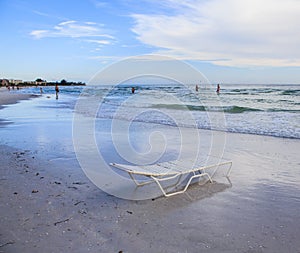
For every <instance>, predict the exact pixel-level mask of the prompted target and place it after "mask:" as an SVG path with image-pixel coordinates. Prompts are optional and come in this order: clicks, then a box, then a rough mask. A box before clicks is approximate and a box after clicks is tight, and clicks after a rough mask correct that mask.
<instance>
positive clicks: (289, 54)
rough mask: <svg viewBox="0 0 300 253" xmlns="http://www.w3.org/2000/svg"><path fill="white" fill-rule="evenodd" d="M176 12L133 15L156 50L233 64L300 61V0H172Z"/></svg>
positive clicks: (297, 63) (140, 36)
mask: <svg viewBox="0 0 300 253" xmlns="http://www.w3.org/2000/svg"><path fill="white" fill-rule="evenodd" d="M166 4H168V6H169V8H172V9H173V10H175V11H174V12H172V13H176V14H174V15H153V14H134V15H132V17H133V18H134V20H135V25H134V27H133V28H132V31H133V32H134V33H136V34H137V38H138V40H140V41H141V42H143V43H144V44H147V45H151V46H154V47H157V48H158V50H157V51H156V52H155V53H162V54H165V55H169V56H175V57H178V58H181V59H195V60H207V61H212V62H213V63H214V64H220V65H229V66H300V47H299V45H300V33H299V32H298V29H299V26H300V15H299V13H300V1H299V0H264V1H261V0H243V1H240V0H210V1H205V0H193V1H192V0H183V1H176V0H167V1H164V6H166Z"/></svg>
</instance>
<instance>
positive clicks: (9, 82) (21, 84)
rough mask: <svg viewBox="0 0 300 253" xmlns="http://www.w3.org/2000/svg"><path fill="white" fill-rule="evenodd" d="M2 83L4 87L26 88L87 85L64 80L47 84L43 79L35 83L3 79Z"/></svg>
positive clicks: (38, 79)
mask: <svg viewBox="0 0 300 253" xmlns="http://www.w3.org/2000/svg"><path fill="white" fill-rule="evenodd" d="M0 83H1V85H2V86H18V87H25V86H55V85H60V86H75V85H80V86H84V85H86V84H85V83H84V82H74V81H67V80H65V79H62V80H61V81H56V82H47V81H46V80H43V79H41V78H37V79H36V80H35V81H22V80H13V79H12V80H8V79H2V80H1V82H0Z"/></svg>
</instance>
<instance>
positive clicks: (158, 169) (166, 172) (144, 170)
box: [110, 159, 232, 197]
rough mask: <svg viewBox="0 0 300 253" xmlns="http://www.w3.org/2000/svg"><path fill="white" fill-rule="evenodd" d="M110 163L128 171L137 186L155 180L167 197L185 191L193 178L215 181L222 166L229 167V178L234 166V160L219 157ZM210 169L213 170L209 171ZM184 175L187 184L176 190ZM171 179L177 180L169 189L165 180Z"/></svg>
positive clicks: (227, 175) (204, 181)
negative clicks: (147, 163)
mask: <svg viewBox="0 0 300 253" xmlns="http://www.w3.org/2000/svg"><path fill="white" fill-rule="evenodd" d="M110 165H111V166H113V167H115V168H117V169H119V170H122V171H125V172H127V173H128V174H129V176H130V178H131V179H132V180H133V182H134V183H135V184H136V185H137V186H143V185H146V184H149V183H152V182H155V183H156V184H157V185H158V187H159V189H160V190H161V192H162V193H163V195H164V196H165V197H170V196H173V195H177V194H180V193H184V192H185V191H186V190H187V188H188V187H189V185H190V184H191V182H192V180H193V179H196V178H199V184H200V185H201V184H205V183H207V182H213V181H212V177H213V176H214V174H215V173H216V172H217V170H218V168H219V167H220V166H227V167H228V170H227V173H226V174H225V176H226V177H227V178H228V177H229V174H230V171H231V167H232V161H228V160H224V159H217V162H213V160H205V161H202V163H201V161H199V162H196V163H194V162H191V161H188V160H174V161H168V162H162V163H157V164H152V165H127V164H119V163H110ZM208 170H209V171H211V172H208ZM183 176H186V178H185V180H183V181H185V182H184V183H185V186H184V185H183V189H182V188H181V189H179V190H174V188H176V187H177V186H179V185H180V184H182V182H181V178H182V177H183ZM143 177H146V178H147V180H142V178H143ZM200 179H203V180H202V183H201V182H200V181H201V180H200ZM171 180H173V181H174V180H175V183H173V184H172V185H171V186H172V187H173V189H172V190H171V191H168V188H170V184H168V185H167V186H164V185H163V182H168V181H169V182H171Z"/></svg>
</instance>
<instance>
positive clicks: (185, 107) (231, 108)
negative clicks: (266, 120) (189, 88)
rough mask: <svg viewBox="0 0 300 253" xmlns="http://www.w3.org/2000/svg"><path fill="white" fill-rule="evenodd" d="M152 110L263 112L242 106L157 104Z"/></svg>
mask: <svg viewBox="0 0 300 253" xmlns="http://www.w3.org/2000/svg"><path fill="white" fill-rule="evenodd" d="M152 108H157V109H173V110H190V111H209V112H226V113H243V112H255V111H261V110H260V109H255V108H249V107H241V106H236V105H235V106H227V107H218V106H213V107H209V106H208V107H206V106H202V105H184V104H182V105H181V104H157V105H153V106H152Z"/></svg>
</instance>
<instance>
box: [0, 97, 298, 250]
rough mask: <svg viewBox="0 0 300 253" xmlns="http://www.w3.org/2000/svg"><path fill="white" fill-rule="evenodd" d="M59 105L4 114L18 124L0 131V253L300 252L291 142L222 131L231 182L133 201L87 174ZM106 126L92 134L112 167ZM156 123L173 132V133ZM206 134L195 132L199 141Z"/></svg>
mask: <svg viewBox="0 0 300 253" xmlns="http://www.w3.org/2000/svg"><path fill="white" fill-rule="evenodd" d="M62 101H63V100H62ZM60 102H61V101H59V102H57V101H55V99H53V100H48V99H46V98H43V97H40V98H39V99H37V100H32V101H22V102H21V103H19V104H16V105H14V106H11V108H6V109H5V111H4V110H2V111H1V112H2V113H3V114H4V112H5V113H6V114H8V115H11V114H12V112H13V113H14V114H15V115H14V117H15V118H14V119H15V120H13V122H14V123H13V124H12V125H10V126H2V129H1V133H0V141H1V143H2V145H0V159H1V161H2V165H1V168H0V173H1V174H0V176H1V177H0V181H1V184H0V211H1V223H0V252H20V251H22V252H24V253H26V252H41V251H43V252H45V253H47V252H62V251H64V252H85V251H90V252H124V253H125V252H145V253H148V252H149V253H150V252H166V253H169V252H194V253H196V252H197V253H198V252H209V253H211V252H272V253H273V252H275V253H276V252H278V253H279V252H298V251H300V242H299V240H298V237H297V235H298V234H299V233H300V214H299V212H298V210H299V208H300V198H299V196H300V186H299V180H300V171H299V155H298V150H299V148H300V141H299V140H298V139H284V138H278V137H268V136H258V135H248V134H238V133H226V149H225V155H226V158H229V159H231V160H233V168H232V172H231V176H230V180H231V183H232V185H225V184H223V183H222V182H221V181H220V182H219V181H217V182H215V183H213V184H206V185H204V186H201V187H199V186H198V185H197V184H194V185H192V186H190V187H189V189H188V190H187V192H186V193H185V194H180V195H177V196H174V197H170V198H165V197H159V198H156V199H154V200H152V199H149V200H142V201H134V200H131V201H130V200H124V199H120V198H117V197H114V196H112V195H110V194H108V193H106V192H104V191H102V190H101V189H99V188H98V187H96V186H95V185H93V184H92V183H91V181H90V180H89V178H88V177H87V176H86V175H85V174H84V171H83V170H82V169H81V167H80V165H79V163H78V161H77V159H76V155H75V153H74V150H73V146H72V145H73V144H72V124H71V123H72V122H71V120H72V117H71V115H70V114H71V113H70V111H71V110H70V109H68V108H62V107H60ZM33 104H34V105H35V104H38V105H39V106H38V107H35V106H33ZM45 105H48V106H49V108H45ZM50 107H51V108H50ZM45 112H47V113H45ZM108 123H109V120H108V119H102V120H99V126H98V128H97V131H98V132H97V133H98V134H99V135H100V136H103V137H102V139H101V140H102V141H103V142H101V152H103V156H104V157H105V158H106V159H107V160H108V161H115V160H116V159H119V158H118V157H117V154H116V150H114V148H113V147H112V144H111V142H109V141H107V139H106V136H107V135H108V134H109V133H110V131H109V129H108V128H107V127H106V126H107V124H108ZM141 125H142V126H144V127H147V126H148V125H147V124H142V123H141ZM11 126H13V127H11ZM159 127H160V128H159V130H160V129H162V130H166V131H167V132H168V133H169V134H170V136H174V131H175V130H176V129H172V128H171V127H169V126H159ZM57 129H59V131H57ZM142 129H143V128H142ZM137 131H138V132H136V133H135V132H134V133H135V134H136V136H137V138H133V139H132V141H133V144H134V145H136V147H143V145H146V144H147V143H143V141H142V138H141V137H142V136H144V134H145V133H147V131H146V132H143V131H144V130H143V131H142V130H141V129H138V128H137ZM209 132H210V131H209V130H201V129H199V133H200V135H201V136H203V137H204V138H205V137H206V136H207V135H208V133H209ZM213 134H215V137H216V138H217V137H218V136H220V135H221V134H222V133H220V132H214V133H213ZM221 137H222V136H221ZM204 141H205V139H204ZM189 142H193V138H189V139H188V140H187V144H189ZM187 146H188V145H187ZM175 148H176V146H174V145H173V144H172V145H171V147H170V149H167V152H169V153H168V154H169V156H172V155H173V154H174V151H173V149H175ZM188 151H189V149H187V152H188ZM175 153H176V152H175ZM136 190H140V189H136ZM142 190H143V189H142Z"/></svg>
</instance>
